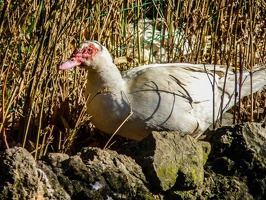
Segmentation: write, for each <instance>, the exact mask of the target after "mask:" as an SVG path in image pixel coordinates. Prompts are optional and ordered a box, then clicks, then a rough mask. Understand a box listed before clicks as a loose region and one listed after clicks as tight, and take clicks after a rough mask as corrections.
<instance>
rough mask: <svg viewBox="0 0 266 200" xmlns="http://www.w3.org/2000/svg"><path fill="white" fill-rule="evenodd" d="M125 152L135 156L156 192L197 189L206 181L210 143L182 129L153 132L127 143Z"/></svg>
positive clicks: (124, 148) (124, 147)
mask: <svg viewBox="0 0 266 200" xmlns="http://www.w3.org/2000/svg"><path fill="white" fill-rule="evenodd" d="M122 149H123V150H121V152H123V153H125V154H127V155H129V156H131V157H133V158H134V159H135V160H136V161H137V163H138V164H139V165H141V166H142V169H143V172H144V173H145V175H146V177H147V179H148V180H149V182H150V188H151V189H152V190H153V191H154V192H157V193H158V192H161V191H167V190H170V189H181V190H184V189H193V188H196V187H199V186H201V185H202V184H203V179H204V168H203V166H204V164H205V162H206V158H207V154H208V153H209V152H210V146H209V145H208V143H206V142H205V143H204V142H202V144H201V142H198V141H197V140H195V139H194V138H192V137H190V136H189V135H186V136H182V135H181V134H179V133H178V132H152V134H150V135H149V136H148V137H147V138H145V139H144V140H143V141H141V142H134V143H131V144H128V145H125V146H123V148H122Z"/></svg>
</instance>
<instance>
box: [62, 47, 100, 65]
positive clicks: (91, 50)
mask: <svg viewBox="0 0 266 200" xmlns="http://www.w3.org/2000/svg"><path fill="white" fill-rule="evenodd" d="M98 51H99V50H98V48H97V47H96V46H94V45H93V43H89V44H88V43H86V42H84V43H82V44H81V45H80V46H79V48H77V49H76V50H75V52H74V53H73V54H72V56H71V57H70V58H69V59H68V60H67V61H66V62H64V63H63V64H62V65H60V66H59V69H61V70H68V69H72V68H74V67H76V66H81V65H82V64H83V63H84V62H85V61H86V60H88V59H91V58H92V57H93V56H95V55H96V54H97V52H98Z"/></svg>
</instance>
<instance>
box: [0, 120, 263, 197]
mask: <svg viewBox="0 0 266 200" xmlns="http://www.w3.org/2000/svg"><path fill="white" fill-rule="evenodd" d="M265 141H266V129H265V124H260V123H246V124H243V125H235V126H228V127H222V128H220V129H218V130H216V131H213V132H210V133H208V134H207V136H206V138H204V141H197V140H195V139H194V138H192V137H190V136H183V135H182V134H179V133H177V132H160V133H159V132H153V133H152V134H151V135H150V136H149V137H147V138H146V139H144V140H143V141H141V142H130V143H127V144H124V145H123V146H121V148H120V150H119V151H112V150H102V149H99V148H95V147H94V148H93V147H87V148H83V149H82V151H81V152H80V153H78V154H77V155H75V156H68V155H66V154H60V153H50V154H48V155H47V156H45V157H43V158H42V159H41V160H37V161H35V160H34V158H33V157H32V155H31V154H30V153H29V152H28V151H27V150H25V149H23V148H20V147H14V148H10V149H8V150H6V151H5V152H4V153H3V154H2V155H1V156H0V169H1V173H0V199H96V200H97V199H101V200H102V199H106V200H112V199H167V200H168V199H266V190H265V188H266V176H265V174H266V142H265Z"/></svg>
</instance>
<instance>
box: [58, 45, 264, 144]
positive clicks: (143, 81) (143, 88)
mask: <svg viewBox="0 0 266 200" xmlns="http://www.w3.org/2000/svg"><path fill="white" fill-rule="evenodd" d="M76 66H82V67H85V68H86V69H87V71H88V80H87V87H86V94H90V97H91V98H93V100H92V101H91V102H90V104H89V105H88V110H87V111H88V113H89V114H90V115H91V116H92V118H91V121H92V123H93V124H94V125H95V126H96V127H97V128H98V129H100V130H101V131H103V132H106V133H109V134H113V133H114V132H115V131H116V129H117V128H118V127H119V126H120V125H121V124H122V123H123V122H124V121H125V119H126V118H127V117H128V116H129V114H130V111H131V109H132V111H133V114H132V115H131V116H130V117H129V119H128V120H127V121H126V122H125V123H124V124H123V126H122V127H121V128H120V129H119V131H118V134H119V135H121V136H123V137H126V138H130V139H134V140H141V139H143V138H145V137H146V136H147V135H148V134H149V133H150V132H151V131H153V130H157V131H162V130H177V131H181V132H183V133H186V134H191V135H194V136H197V135H200V134H202V133H203V131H204V130H206V129H207V128H208V127H209V126H210V125H211V124H212V123H213V117H215V118H216V119H218V118H219V117H220V114H221V111H223V112H224V111H226V110H228V109H229V108H230V107H232V106H233V105H234V103H235V101H234V97H235V74H234V73H233V72H231V71H229V72H228V74H227V78H226V79H225V74H226V67H224V66H218V65H215V66H214V65H204V64H188V63H171V64H153V65H145V66H141V67H136V68H133V69H131V70H129V71H126V72H125V73H124V74H123V75H121V73H120V72H119V70H118V69H117V67H116V66H115V64H114V63H113V60H112V57H111V55H110V53H109V52H108V50H107V49H106V48H105V47H104V46H102V45H101V44H100V43H98V42H96V41H85V42H82V43H81V44H80V46H79V47H78V48H77V49H76V50H75V52H74V53H73V55H72V56H71V58H70V59H69V60H68V61H66V62H64V63H63V64H62V65H61V66H60V67H59V69H61V70H67V69H71V68H73V67H76ZM214 69H215V70H214ZM214 72H215V73H214ZM249 76H250V73H249V72H245V73H244V74H243V79H242V80H243V82H242V89H241V96H242V97H243V96H246V95H249V94H250V77H249ZM238 77H239V75H238ZM214 80H215V81H214ZM225 80H226V84H225V87H224V83H225ZM237 81H238V82H239V80H237ZM214 82H215V84H213V83H214ZM238 85H239V84H238ZM264 85H266V69H265V68H262V67H260V68H256V69H255V71H254V72H253V92H256V91H258V90H259V89H260V88H261V87H263V86H264ZM223 88H224V96H223V103H222V105H221V99H222V93H223ZM100 91H101V93H100V94H99V93H98V92H100ZM97 93H98V94H97ZM96 94H97V95H96ZM95 95H96V96H95ZM213 105H215V106H214V111H213Z"/></svg>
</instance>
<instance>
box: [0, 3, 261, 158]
mask: <svg viewBox="0 0 266 200" xmlns="http://www.w3.org/2000/svg"><path fill="white" fill-rule="evenodd" d="M99 2H100V3H99ZM0 16H1V17H0V58H1V59H0V61H1V62H0V65H1V66H0V70H1V71H0V88H1V90H0V111H1V112H0V114H1V115H0V147H1V148H2V149H5V148H8V147H10V146H13V145H21V146H23V147H27V148H28V149H29V150H31V151H32V152H33V153H34V155H35V158H38V157H40V156H42V155H44V154H46V153H47V152H48V151H55V152H67V151H68V152H69V150H73V151H76V150H77V148H80V147H81V146H82V145H84V144H85V142H83V143H82V142H81V141H82V140H84V139H85V138H88V139H87V143H86V145H88V144H90V145H99V144H98V143H99V141H97V139H95V137H96V136H95V135H94V131H93V128H92V127H91V125H90V124H89V123H88V122H89V116H87V115H86V114H85V112H84V104H85V99H86V98H85V97H84V96H83V93H82V90H83V89H84V85H85V80H86V77H85V76H86V75H85V72H84V71H83V70H81V69H75V70H74V71H71V72H62V71H60V72H59V71H58V70H57V67H58V66H59V64H60V63H61V62H62V61H64V60H66V59H67V58H68V57H69V56H70V55H71V53H72V51H73V49H74V47H75V46H76V45H77V44H78V43H79V41H82V40H84V39H89V40H98V41H100V42H101V43H103V44H104V45H106V46H107V48H108V49H109V50H110V51H111V53H112V54H113V56H114V58H116V59H117V58H120V60H123V61H122V62H120V61H119V59H117V60H118V61H117V62H118V63H119V67H120V69H121V70H124V69H127V68H129V67H132V66H135V65H138V64H143V63H147V62H155V61H154V60H151V57H149V58H148V59H147V58H144V50H143V47H145V48H147V47H148V48H150V51H152V52H154V51H155V50H153V48H154V45H153V44H156V45H159V47H160V48H165V49H164V52H162V51H160V50H159V51H157V60H156V61H157V62H160V60H161V61H162V59H160V58H162V56H165V55H167V56H166V57H164V60H163V61H164V62H167V61H171V62H173V61H174V62H191V63H213V64H224V65H227V66H231V67H234V68H235V70H236V71H242V70H243V69H251V68H252V67H253V66H254V65H256V64H258V65H262V64H264V63H265V59H266V49H265V47H266V45H265V43H266V38H265V28H266V24H265V23H266V21H265V18H266V4H265V2H264V1H255V3H254V1H246V0H238V1H234V0H205V1H197V0H150V1H148V0H146V1H145V0H138V1H133V0H127V1H124V0H123V1H122V0H116V1H107V0H104V1H98V0H91V1H86V0H80V1H73V0H64V1H62V0H60V1H55V0H42V1H38V0H28V1H20V0H7V1H3V0H1V1H0ZM149 19H150V20H152V21H149ZM141 20H142V22H143V23H149V24H150V27H152V29H151V31H150V35H151V37H150V40H149V41H142V40H141V37H142V36H143V33H142V32H141V30H140V29H141V28H140V27H141V25H140V24H139V22H141ZM129 26H131V27H133V29H132V28H131V29H130V30H129ZM162 54H164V55H162ZM158 56H159V57H158ZM254 99H255V101H253V99H252V98H246V99H245V100H243V101H242V104H239V106H238V107H236V109H235V113H238V115H236V116H238V120H256V121H258V120H263V119H264V118H265V94H264V93H262V92H260V93H258V94H257V95H254ZM253 104H254V106H255V107H254V110H253V109H252V108H253V106H251V105H253ZM240 110H242V111H243V112H241V113H242V114H241V115H240ZM94 136H95V137H94ZM97 142H98V143H97Z"/></svg>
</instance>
